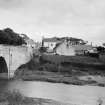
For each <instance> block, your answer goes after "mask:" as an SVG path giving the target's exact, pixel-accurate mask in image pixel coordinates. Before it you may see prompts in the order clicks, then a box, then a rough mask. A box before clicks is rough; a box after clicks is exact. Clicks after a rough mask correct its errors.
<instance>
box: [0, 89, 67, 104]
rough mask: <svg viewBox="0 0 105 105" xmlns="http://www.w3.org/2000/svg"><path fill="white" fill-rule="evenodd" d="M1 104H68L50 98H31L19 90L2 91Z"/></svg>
mask: <svg viewBox="0 0 105 105" xmlns="http://www.w3.org/2000/svg"><path fill="white" fill-rule="evenodd" d="M0 105H67V104H64V103H60V102H57V101H54V100H50V99H42V98H29V97H25V96H23V95H22V94H21V93H19V92H18V91H13V92H10V91H8V92H2V93H0Z"/></svg>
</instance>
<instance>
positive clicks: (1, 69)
mask: <svg viewBox="0 0 105 105" xmlns="http://www.w3.org/2000/svg"><path fill="white" fill-rule="evenodd" d="M0 77H3V78H8V67H7V62H6V60H5V58H4V57H2V56H0Z"/></svg>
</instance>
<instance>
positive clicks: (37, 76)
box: [14, 71, 105, 87]
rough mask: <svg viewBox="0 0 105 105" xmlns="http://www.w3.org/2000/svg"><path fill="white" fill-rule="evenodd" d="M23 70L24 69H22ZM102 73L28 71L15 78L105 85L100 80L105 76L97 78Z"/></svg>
mask: <svg viewBox="0 0 105 105" xmlns="http://www.w3.org/2000/svg"><path fill="white" fill-rule="evenodd" d="M21 72H22V71H21ZM98 76H100V75H81V76H77V75H75V76H70V75H68V74H65V75H64V74H60V73H53V72H48V71H34V72H28V71H26V72H25V73H24V74H21V75H16V76H15V78H14V79H21V80H23V81H42V82H50V83H64V84H68V85H69V84H71V85H80V86H83V85H90V86H100V87H105V83H104V82H100V81H102V80H103V79H105V76H103V77H102V76H100V78H99V80H95V79H96V78H97V77H98Z"/></svg>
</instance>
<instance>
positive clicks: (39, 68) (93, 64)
mask: <svg viewBox="0 0 105 105" xmlns="http://www.w3.org/2000/svg"><path fill="white" fill-rule="evenodd" d="M104 66H105V63H104V62H101V61H100V60H99V59H97V58H91V57H84V56H75V57H64V56H61V57H60V56H56V55H55V56H52V55H51V56H50V55H43V56H41V57H40V58H39V57H36V56H34V57H33V58H32V59H31V60H30V61H29V62H28V63H27V64H24V65H22V66H21V67H19V69H18V70H17V71H16V72H15V79H22V80H24V81H46V82H53V83H65V84H73V85H95V86H102V87H104V86H105V67H104ZM97 77H99V78H98V79H97Z"/></svg>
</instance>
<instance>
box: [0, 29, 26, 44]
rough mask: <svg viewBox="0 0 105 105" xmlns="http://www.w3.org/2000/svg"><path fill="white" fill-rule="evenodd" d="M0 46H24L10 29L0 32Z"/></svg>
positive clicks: (20, 39)
mask: <svg viewBox="0 0 105 105" xmlns="http://www.w3.org/2000/svg"><path fill="white" fill-rule="evenodd" d="M0 44H8V45H15V46H17V45H22V44H26V43H25V40H24V39H23V38H22V37H21V36H19V34H18V33H16V32H14V31H13V30H12V29H10V28H5V29H3V30H0Z"/></svg>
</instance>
